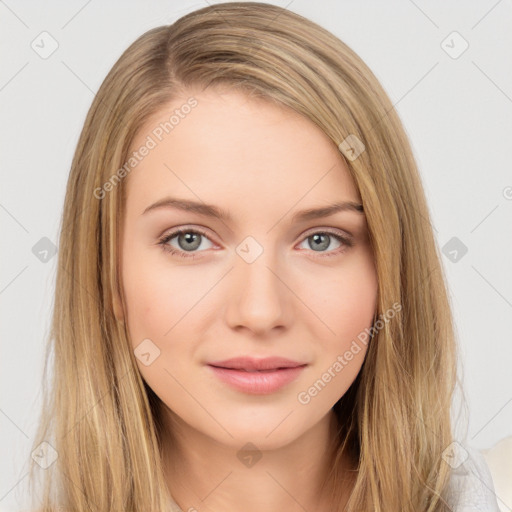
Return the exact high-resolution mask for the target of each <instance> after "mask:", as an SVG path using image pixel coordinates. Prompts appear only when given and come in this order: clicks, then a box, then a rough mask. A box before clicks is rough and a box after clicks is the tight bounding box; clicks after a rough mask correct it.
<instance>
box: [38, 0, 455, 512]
mask: <svg viewBox="0 0 512 512" xmlns="http://www.w3.org/2000/svg"><path fill="white" fill-rule="evenodd" d="M217 84H221V85H225V86H227V87H230V88H233V89H237V90H241V91H243V92H245V93H247V94H249V95H251V96H253V97H259V98H264V99H266V100H267V101H270V102H275V103H276V104H278V105H285V106H288V107H290V108H292V109H294V110H295V111H297V112H299V113H300V114H302V115H303V116H305V117H306V118H308V119H309V120H311V121H312V122H313V123H315V124H316V125H318V126H319V127H320V128H321V129H322V130H323V132H324V133H325V134H326V135H327V136H328V137H329V138H330V139H331V140H332V142H333V143H334V144H335V145H336V146H339V145H340V143H342V142H343V141H344V140H345V139H346V138H347V137H348V136H355V137H357V139H358V140H359V141H360V142H362V143H363V144H364V151H362V153H361V154H360V155H359V156H358V157H357V158H355V159H350V158H346V163H347V165H348V168H349V171H350V173H351V175H352V177H353V179H354V181H355V183H356V186H357V188H358V190H359V193H360V195H361V198H362V203H363V207H364V211H365V214H366V218H367V224H368V229H369V236H370V240H371V244H372V248H373V251H374V258H375V265H376V270H377V276H378V311H377V314H378V315H381V314H383V313H384V312H385V311H386V310H387V309H389V307H390V305H391V304H394V303H399V304H400V305H401V310H400V311H399V312H397V314H396V316H395V318H394V319H393V321H391V322H386V323H385V325H384V326H383V328H382V329H380V330H379V331H378V332H377V334H376V335H375V336H374V337H373V338H372V339H371V342H370V343H369V345H368V352H367V355H366V359H365V362H364V364H363V367H362V368H361V371H360V373H359V375H358V376H357V378H356V380H355V381H354V383H353V384H352V386H351V387H350V388H349V390H348V391H347V393H346V394H345V395H344V396H343V397H342V398H341V399H340V400H339V401H338V403H337V404H336V405H335V407H334V409H335V412H336V416H337V418H338V420H339V435H338V437H337V438H336V439H335V440H334V441H335V442H334V444H333V464H332V471H331V474H330V481H332V482H333V489H334V493H333V495H332V498H333V500H334V503H339V502H340V501H337V500H341V497H340V496H341V494H339V493H340V490H341V489H340V488H341V481H340V479H341V471H340V467H339V466H340V464H341V454H342V453H343V451H344V450H347V452H350V453H351V454H353V455H354V457H356V458H357V460H358V467H357V475H356V478H355V480H354V485H353V489H352V494H351V497H350V501H349V503H348V506H347V509H346V510H350V511H357V512H362V511H368V512H370V511H372V512H378V511H385V510H389V511H394V512H396V511H397V510H400V511H401V512H406V511H414V512H420V511H424V512H427V511H428V512H434V511H436V512H441V511H445V510H448V508H447V505H446V503H445V501H444V500H443V496H444V491H445V490H446V486H447V483H448V481H449V476H450V467H449V466H448V465H447V464H446V463H444V461H443V459H442V453H443V450H444V449H445V448H447V446H448V445H449V444H450V443H451V442H452V440H453V439H452V425H451V417H450V407H451V402H452V393H453V391H454V388H455V384H456V380H457V375H456V362H457V359H456V344H455V336H454V332H453V326H452V318H451V313H450V306H449V301H448V295H447V290H446V285H445V278H444V275H443V268H442V265H441V257H440V254H439V251H438V248H437V245H436V242H435V239H434V236H433V231H432V226H431V222H430V217H429V211H428V208H427V204H426V199H425V196H424V191H423V188H422V184H421V180H420V177H419V174H418V170H417V166H416V163H415V160H414V157H413V154H412V151H411V148H410V145H409V142H408V139H407V136H406V134H405V131H404V129H403V127H402V124H401V122H400V119H399V117H398V116H397V113H396V112H395V110H394V108H393V105H392V104H391V102H390V100H389V98H388V96H387V95H386V93H385V92H384V90H383V88H382V87H381V85H380V84H379V82H378V80H377V79H376V77H375V76H374V75H373V73H372V72H371V71H370V69H369V68H368V67H367V66H366V65H365V64H364V62H363V61H362V60H361V59H360V58H359V57H358V56H357V55H356V54H355V53H354V51H352V50H351V49H350V48H349V47H348V46H347V45H346V44H344V43H343V42H341V41H340V40H339V39H338V38H336V37H335V36H334V35H333V34H331V33H330V32H328V31H327V30H325V29H323V28H322V27H320V26H318V25H316V24H315V23H313V22H311V21H309V20H307V19H305V18H303V17H302V16H300V15H298V14H295V13H293V12H290V11H288V10H285V9H282V8H280V7H277V6H274V5H269V4H264V3H257V2H233V3H222V4H216V5H212V6H210V7H206V8H203V9H200V10H197V11H195V12H192V13H190V14H187V15H186V16H184V17H182V18H181V19H179V20H178V21H176V22H175V23H174V24H172V25H169V26H162V27H158V28H154V29H152V30H149V31H148V32H146V33H145V34H143V35H142V36H141V37H139V38H138V39H137V40H136V41H135V42H134V43H133V44H132V45H131V46H130V47H129V48H128V49H127V50H126V51H125V52H124V53H123V54H122V56H121V57H120V58H119V60H118V61H117V62H116V64H115V65H114V66H113V68H112V70H111V71H110V72H109V74H108V76H107V77H106V78H105V80H104V82H103V84H102V85H101V87H100V89H99V91H98V93H97V94H96V96H95V98H94V101H93V103H92V105H91V108H90V110H89V112H88V115H87V118H86V121H85V124H84V127H83V130H82V133H81V136H80V139H79V141H78V145H77V148H76V152H75V155H74V158H73V162H72V167H71V171H70V175H69V181H68V184H67V190H66V197H65V203H64V210H63V217H62V223H61V226H60V238H59V266H58V269H57V278H56V296H55V304H54V312H53V319H52V326H51V332H50V333H49V337H48V344H47V347H48V348H47V353H46V363H45V377H44V379H43V380H44V382H43V388H44V395H43V396H44V400H43V405H42V411H41V421H40V424H39V430H38V432H37V437H36V439H35V441H34V444H33V446H34V449H36V448H37V447H38V446H39V445H40V444H41V443H42V442H47V443H49V444H50V445H51V446H52V447H53V449H55V450H56V453H57V454H58V458H57V460H56V461H55V462H54V463H53V464H52V465H51V466H50V467H48V468H47V469H44V470H42V469H41V467H40V466H39V465H38V464H36V463H35V462H34V463H33V464H32V466H31V481H34V482H35V481H36V480H37V477H38V476H42V477H43V480H44V490H43V496H42V498H41V499H42V501H41V503H42V508H40V510H42V511H44V512H47V511H50V510H56V509H57V508H56V507H57V506H58V505H60V506H62V507H63V510H80V511H84V510H89V509H91V510H131V511H149V510H151V511H164V510H168V509H169V502H168V500H169V496H170V495H169V494H168V492H169V491H168V489H167V486H166V482H165V479H164V476H163V470H162V461H161V441H162V428H163V427H162V422H161V421H160V418H159V415H158V398H157V397H156V395H155V394H154V393H153V392H152V390H151V389H150V388H149V387H148V386H147V385H146V384H145V382H144V381H143V379H142V378H141V376H140V374H139V372H138V370H137V364H136V361H135V358H134V354H133V351H132V349H131V344H130V341H129V335H128V332H127V331H126V326H125V325H124V324H123V323H122V322H118V321H116V318H115V315H114V310H113V304H114V301H115V297H116V296H118V294H119V296H120V294H121V288H120V281H119V275H118V271H119V268H118V264H117V261H118V250H119V247H120V245H119V233H120V230H119V228H120V219H122V218H123V208H124V200H125V197H124V190H125V180H126V179H128V178H124V179H121V178H120V179H119V181H118V183H116V185H115V186H112V187H111V190H110V189H109V191H108V193H105V194H104V195H103V196H102V197H101V198H99V199H98V194H97V193H95V191H97V190H99V189H101V188H102V187H103V186H104V184H105V183H106V182H108V181H109V180H111V179H112V176H115V175H116V172H117V171H118V170H119V169H120V168H121V167H122V166H123V164H124V163H125V162H126V161H127V160H128V159H129V154H128V152H129V149H130V145H131V143H132V141H133V139H134V136H135V134H136V133H137V131H138V130H139V129H140V127H141V126H142V125H143V124H144V122H145V121H146V120H147V119H148V118H149V117H150V116H151V115H153V114H154V113H155V112H156V111H158V110H159V108H160V107H161V106H163V105H164V104H167V103H168V102H169V101H170V100H172V99H173V98H175V97H176V96H177V95H178V94H182V93H183V92H184V91H187V87H189V86H200V87H208V86H210V85H212V86H213V85H217ZM352 140H353V139H352ZM342 154H343V153H342ZM345 156H346V152H345ZM117 176H118V177H119V174H117ZM51 356H53V364H52V368H51V369H52V375H51V379H52V380H51V382H48V383H47V382H46V381H45V379H47V373H48V368H49V362H50V357H51ZM36 473H37V474H36Z"/></svg>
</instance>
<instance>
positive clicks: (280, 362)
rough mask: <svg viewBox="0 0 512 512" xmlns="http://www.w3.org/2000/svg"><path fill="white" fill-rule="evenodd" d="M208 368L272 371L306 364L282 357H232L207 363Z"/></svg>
mask: <svg viewBox="0 0 512 512" xmlns="http://www.w3.org/2000/svg"><path fill="white" fill-rule="evenodd" d="M208 364H209V365H210V366H217V367H220V368H231V369H234V370H274V369H278V368H295V367H297V366H304V365H305V364H307V363H299V362H297V361H292V360H291V359H286V358H284V357H265V358H263V359H255V358H254V357H247V356H245V357H234V358H232V359H226V360H224V361H214V362H212V363H208Z"/></svg>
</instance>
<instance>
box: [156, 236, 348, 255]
mask: <svg viewBox="0 0 512 512" xmlns="http://www.w3.org/2000/svg"><path fill="white" fill-rule="evenodd" d="M184 233H194V234H198V235H202V236H204V237H205V238H208V239H209V237H208V235H207V233H206V232H204V231H203V230H201V229H198V228H194V229H191V228H190V229H189V228H180V229H176V230H175V231H173V232H172V233H168V234H166V235H165V236H163V237H162V238H160V239H159V242H158V245H160V246H161V247H162V250H163V251H165V252H166V253H169V254H171V255H173V256H180V257H182V258H191V259H194V258H196V253H190V254H187V253H186V252H185V251H180V250H177V249H174V248H173V247H171V246H170V245H168V242H170V241H171V240H172V239H173V238H174V237H176V236H177V235H180V234H184ZM319 234H322V235H330V236H332V237H334V238H336V239H337V240H338V241H339V242H341V243H342V244H343V245H344V246H342V247H339V248H338V249H335V250H333V251H329V252H326V253H321V252H320V253H318V254H319V256H315V257H319V258H328V257H331V256H337V255H339V254H341V253H343V252H345V251H346V250H348V249H349V248H351V247H352V246H353V245H354V242H353V240H352V239H351V238H349V237H345V236H342V235H340V234H339V233H335V232H333V231H332V230H329V229H325V230H322V231H315V232H313V233H310V234H308V235H307V236H306V237H304V238H303V239H302V241H301V243H302V242H303V241H304V240H307V239H308V238H310V237H312V236H314V235H319ZM200 252H202V251H200ZM313 252H315V251H313Z"/></svg>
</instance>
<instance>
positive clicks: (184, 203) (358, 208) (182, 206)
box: [142, 197, 364, 222]
mask: <svg viewBox="0 0 512 512" xmlns="http://www.w3.org/2000/svg"><path fill="white" fill-rule="evenodd" d="M162 208H176V209H178V210H183V211H186V212H193V213H197V214H199V215H204V216H207V217H213V218H216V219H220V220H224V221H232V220H233V219H232V217H231V215H230V214H229V212H227V211H226V210H223V209H222V208H218V207H217V206H214V205H211V204H206V203H202V202H197V201H191V200H187V199H177V198H174V197H164V198H163V199H160V200H158V201H157V202H156V203H153V204H151V205H149V206H148V207H147V208H146V209H145V210H144V211H143V212H142V215H145V214H146V213H148V212H151V211H154V210H158V209H162ZM338 212H355V213H364V209H363V205H362V204H359V203H356V202H354V201H341V202H337V203H333V204H330V205H328V206H321V207H317V208H309V209H307V210H302V211H300V212H297V213H295V214H294V215H293V217H292V222H304V221H307V220H312V219H319V218H321V217H328V216H329V215H333V214H335V213H338Z"/></svg>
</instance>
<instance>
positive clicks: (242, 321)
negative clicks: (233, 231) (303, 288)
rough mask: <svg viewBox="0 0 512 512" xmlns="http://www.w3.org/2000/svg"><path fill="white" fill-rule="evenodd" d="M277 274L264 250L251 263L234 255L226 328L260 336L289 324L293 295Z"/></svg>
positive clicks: (283, 279) (277, 270)
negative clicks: (246, 331) (245, 330)
mask: <svg viewBox="0 0 512 512" xmlns="http://www.w3.org/2000/svg"><path fill="white" fill-rule="evenodd" d="M280 274H282V272H280V271H279V269H277V268H276V265H275V262H274V260H273V259H271V258H270V255H269V256H268V257H267V254H266V252H263V254H262V255H260V256H259V257H258V258H257V259H256V260H255V261H253V262H252V263H249V262H247V261H245V260H244V259H242V258H239V257H238V256H237V258H236V260H235V268H234V269H233V270H232V271H231V272H230V279H229V283H228V290H227V295H228V306H227V309H226V321H227V323H228V325H229V327H230V328H232V329H235V330H238V331H240V330H244V329H247V330H248V331H251V332H252V333H254V334H255V335H260V336H261V335H265V334H269V333H271V332H272V331H273V330H275V329H278V328H279V329H281V330H282V329H283V328H286V327H289V325H290V320H291V304H290V298H291V296H292V295H293V294H292V293H291V291H290V290H289V289H288V287H287V286H286V284H285V283H286V279H285V278H284V276H283V275H280Z"/></svg>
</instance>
